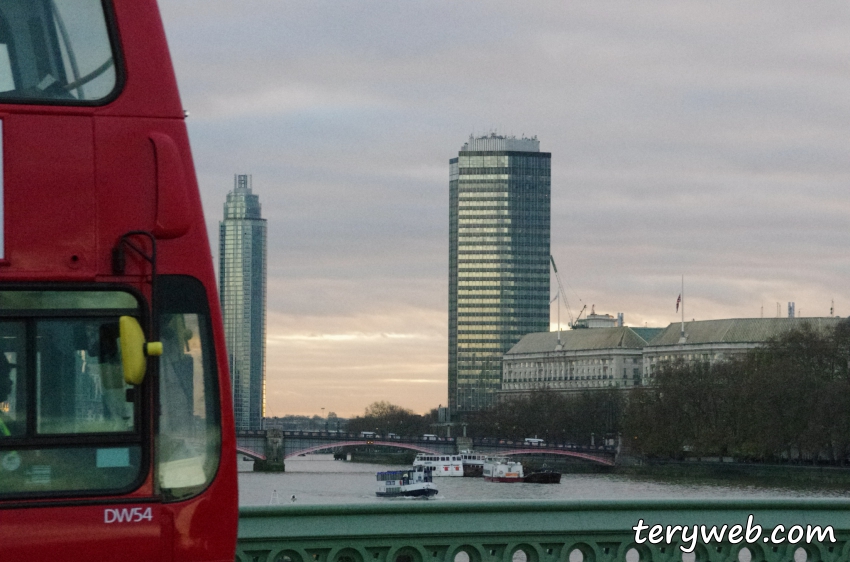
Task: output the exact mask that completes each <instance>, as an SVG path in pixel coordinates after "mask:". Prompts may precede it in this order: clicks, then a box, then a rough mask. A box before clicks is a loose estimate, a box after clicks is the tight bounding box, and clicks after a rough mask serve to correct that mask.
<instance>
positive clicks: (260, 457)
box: [236, 445, 266, 461]
mask: <svg viewBox="0 0 850 562" xmlns="http://www.w3.org/2000/svg"><path fill="white" fill-rule="evenodd" d="M236 454H238V455H244V456H246V457H251V459H253V460H255V461H264V460H266V455H264V454H262V453H258V452H257V451H252V450H251V449H246V448H245V447H240V446H238V445H237V446H236Z"/></svg>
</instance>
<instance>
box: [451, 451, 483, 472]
mask: <svg viewBox="0 0 850 562" xmlns="http://www.w3.org/2000/svg"><path fill="white" fill-rule="evenodd" d="M458 456H459V457H460V461H461V462H462V463H463V475H464V476H483V475H484V460H485V459H486V458H487V457H486V455H482V454H481V453H476V452H474V451H461V452H460V454H459V455H458Z"/></svg>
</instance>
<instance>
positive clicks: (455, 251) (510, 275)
mask: <svg viewBox="0 0 850 562" xmlns="http://www.w3.org/2000/svg"><path fill="white" fill-rule="evenodd" d="M551 157H552V155H551V154H550V153H548V152H540V142H539V141H538V140H537V139H536V138H530V139H529V138H521V139H517V138H513V137H502V136H497V135H494V134H491V135H489V136H484V137H479V138H475V137H472V136H470V138H469V142H467V143H466V144H464V145H463V147H462V148H461V149H460V152H459V154H458V157H457V158H452V159H451V160H449V407H450V409H451V412H452V414H457V413H460V414H464V413H468V412H475V411H479V410H482V409H486V408H488V407H489V406H490V405H492V404H493V402H494V401H495V400H496V396H497V395H496V391H497V390H499V388H501V381H502V355H503V354H504V353H505V352H507V351H508V350H509V349H510V348H511V347H512V346H513V345H514V344H515V343H517V342H518V341H519V340H520V338H522V336H524V335H525V334H528V333H531V332H547V331H549V223H550V214H551V212H550V192H551V187H550V186H551V174H550V170H551V168H550V163H551Z"/></svg>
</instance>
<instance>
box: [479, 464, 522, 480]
mask: <svg viewBox="0 0 850 562" xmlns="http://www.w3.org/2000/svg"><path fill="white" fill-rule="evenodd" d="M483 473H484V480H486V481H487V482H523V478H524V477H523V472H522V463H520V462H519V461H511V460H508V459H506V458H488V459H487V460H485V461H484V468H483Z"/></svg>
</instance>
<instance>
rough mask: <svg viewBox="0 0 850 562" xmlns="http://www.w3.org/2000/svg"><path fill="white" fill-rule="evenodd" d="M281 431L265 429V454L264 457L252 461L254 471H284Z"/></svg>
mask: <svg viewBox="0 0 850 562" xmlns="http://www.w3.org/2000/svg"><path fill="white" fill-rule="evenodd" d="M283 443H284V438H283V432H282V431H280V430H279V429H269V430H268V431H266V443H265V455H266V459H265V460H261V459H257V460H255V461H254V472H285V471H286V464H285V463H284V462H283V459H284V448H283Z"/></svg>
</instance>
